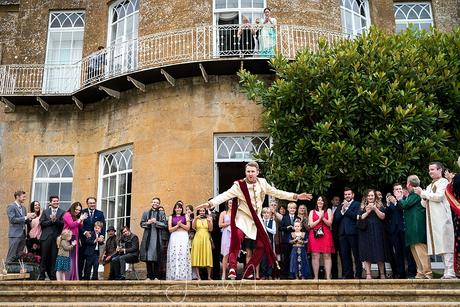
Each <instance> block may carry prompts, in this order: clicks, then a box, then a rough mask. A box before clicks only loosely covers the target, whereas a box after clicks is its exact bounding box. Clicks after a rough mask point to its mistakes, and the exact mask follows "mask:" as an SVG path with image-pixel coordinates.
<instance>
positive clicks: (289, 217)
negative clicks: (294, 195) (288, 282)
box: [280, 202, 298, 278]
mask: <svg viewBox="0 0 460 307" xmlns="http://www.w3.org/2000/svg"><path fill="white" fill-rule="evenodd" d="M287 209H288V213H287V214H286V215H285V216H283V218H282V219H281V224H280V231H281V255H282V256H283V259H282V263H283V274H282V275H283V276H282V277H283V278H289V263H290V261H291V257H290V256H291V249H292V248H291V245H290V244H289V241H290V240H291V233H292V232H293V231H294V222H295V220H296V219H298V216H297V215H296V214H295V213H296V210H297V204H296V203H294V202H291V203H289V204H288V207H287Z"/></svg>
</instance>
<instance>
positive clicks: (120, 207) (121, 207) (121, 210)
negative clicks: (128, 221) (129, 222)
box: [117, 196, 126, 216]
mask: <svg viewBox="0 0 460 307" xmlns="http://www.w3.org/2000/svg"><path fill="white" fill-rule="evenodd" d="M125 209H126V207H125V196H118V203H117V216H125V215H126V214H125Z"/></svg>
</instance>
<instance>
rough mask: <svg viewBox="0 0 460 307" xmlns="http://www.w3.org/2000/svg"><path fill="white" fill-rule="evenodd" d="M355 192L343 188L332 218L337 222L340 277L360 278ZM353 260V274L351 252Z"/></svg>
mask: <svg viewBox="0 0 460 307" xmlns="http://www.w3.org/2000/svg"><path fill="white" fill-rule="evenodd" d="M354 197H355V194H354V193H353V190H352V189H350V188H345V191H344V193H343V198H344V200H343V202H342V204H341V205H340V206H339V207H338V208H337V210H335V213H334V220H335V221H336V222H337V223H339V238H340V258H341V260H342V278H347V279H352V278H361V277H362V273H363V267H362V265H361V261H360V259H359V249H358V231H357V229H356V216H357V215H358V211H359V207H360V206H361V203H360V202H359V201H356V200H354ZM352 252H353V258H354V260H355V274H353V264H352V258H351V253H352Z"/></svg>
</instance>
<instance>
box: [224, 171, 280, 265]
mask: <svg viewBox="0 0 460 307" xmlns="http://www.w3.org/2000/svg"><path fill="white" fill-rule="evenodd" d="M238 184H239V185H240V188H241V191H242V192H243V195H244V199H245V200H246V203H247V204H248V208H249V211H250V212H251V216H252V219H253V220H254V223H255V224H256V228H257V237H256V240H260V241H261V242H262V244H263V246H264V250H265V253H264V254H265V255H266V256H267V260H268V264H269V265H272V264H273V263H274V262H275V261H276V255H275V253H274V251H273V249H272V245H271V243H270V239H269V238H268V235H267V233H266V232H265V228H264V226H263V225H262V223H261V222H260V219H259V217H258V216H257V213H256V211H255V210H254V207H253V206H252V202H251V197H250V196H249V190H248V185H247V184H246V181H244V180H238ZM237 208H238V199H237V198H236V197H235V198H234V199H233V203H232V214H231V217H230V218H231V220H230V229H231V235H230V252H231V253H239V251H240V249H241V246H239V244H238V240H236V239H235V238H236V237H237V228H236V223H235V217H236V211H237Z"/></svg>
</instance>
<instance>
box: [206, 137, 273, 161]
mask: <svg viewBox="0 0 460 307" xmlns="http://www.w3.org/2000/svg"><path fill="white" fill-rule="evenodd" d="M269 148H270V137H269V136H268V135H267V134H244V135H216V136H215V149H214V152H215V154H216V155H215V162H244V161H250V160H254V156H255V155H257V154H259V153H261V152H262V151H264V150H265V149H269Z"/></svg>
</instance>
